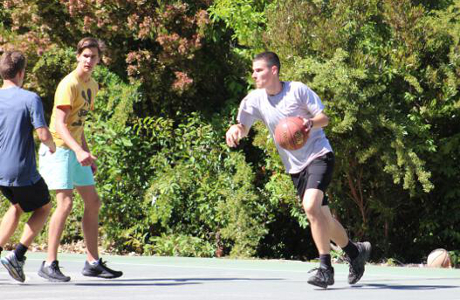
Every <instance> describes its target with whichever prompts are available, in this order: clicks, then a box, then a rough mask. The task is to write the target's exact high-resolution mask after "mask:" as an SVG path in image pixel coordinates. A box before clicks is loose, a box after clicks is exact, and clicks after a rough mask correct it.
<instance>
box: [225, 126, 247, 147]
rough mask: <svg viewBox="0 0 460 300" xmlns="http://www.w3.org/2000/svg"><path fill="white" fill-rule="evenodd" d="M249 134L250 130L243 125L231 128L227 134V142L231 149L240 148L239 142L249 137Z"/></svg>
mask: <svg viewBox="0 0 460 300" xmlns="http://www.w3.org/2000/svg"><path fill="white" fill-rule="evenodd" d="M248 133H249V128H246V126H244V125H243V124H235V125H232V126H230V128H229V129H228V130H227V133H226V134H225V140H226V142H227V145H228V146H229V147H236V146H238V143H239V141H240V140H241V139H242V138H244V137H245V136H247V135H248Z"/></svg>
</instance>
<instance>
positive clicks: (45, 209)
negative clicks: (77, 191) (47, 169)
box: [1, 179, 51, 282]
mask: <svg viewBox="0 0 460 300" xmlns="http://www.w3.org/2000/svg"><path fill="white" fill-rule="evenodd" d="M10 190H11V194H10V195H9V196H11V199H12V202H17V204H15V205H14V206H15V207H16V211H18V212H19V213H18V214H17V215H16V216H15V217H14V218H15V219H16V220H15V221H12V223H16V222H18V221H19V217H20V215H21V214H22V212H30V211H32V215H31V217H30V218H29V220H28V221H27V223H26V224H25V226H24V230H23V234H22V237H21V239H20V243H19V244H18V245H17V246H16V248H15V250H14V251H13V252H11V253H9V254H8V255H7V256H6V257H4V258H2V259H1V262H2V264H3V265H4V266H5V268H6V269H7V270H8V272H9V274H10V275H11V276H12V277H13V278H14V279H15V280H17V281H20V282H24V280H25V275H24V271H23V267H24V263H25V260H26V257H25V253H26V251H27V250H28V247H29V246H30V244H31V243H32V241H33V239H34V238H35V237H36V236H37V234H38V233H39V232H40V231H41V229H42V228H43V226H44V224H45V222H46V219H47V217H48V214H49V212H50V209H51V206H50V204H49V192H48V188H47V186H46V184H45V182H44V181H43V179H40V180H39V181H38V182H36V183H35V184H33V185H31V186H21V187H11V188H10ZM15 227H17V224H16V225H15Z"/></svg>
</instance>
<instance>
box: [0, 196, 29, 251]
mask: <svg viewBox="0 0 460 300" xmlns="http://www.w3.org/2000/svg"><path fill="white" fill-rule="evenodd" d="M23 213H24V211H23V210H22V209H21V207H20V206H19V204H14V205H11V206H10V208H9V209H8V210H7V212H6V213H5V215H4V216H3V218H2V222H1V223H0V247H2V248H3V247H5V245H6V243H7V242H8V241H9V240H10V238H11V236H12V235H13V234H14V232H15V231H16V229H17V228H18V224H19V219H20V217H21V215H22V214H23Z"/></svg>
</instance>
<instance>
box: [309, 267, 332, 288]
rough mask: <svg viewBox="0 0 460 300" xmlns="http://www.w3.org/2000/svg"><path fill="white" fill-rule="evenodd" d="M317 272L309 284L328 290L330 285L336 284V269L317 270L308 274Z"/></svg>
mask: <svg viewBox="0 0 460 300" xmlns="http://www.w3.org/2000/svg"><path fill="white" fill-rule="evenodd" d="M313 271H316V274H315V275H313V276H311V277H310V278H309V279H308V281H307V282H308V283H309V284H311V285H315V286H319V287H322V288H324V289H325V288H327V286H328V285H333V284H334V268H332V267H330V268H327V269H325V268H321V267H319V268H315V269H312V270H310V271H309V272H308V273H310V272H313Z"/></svg>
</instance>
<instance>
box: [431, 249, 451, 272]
mask: <svg viewBox="0 0 460 300" xmlns="http://www.w3.org/2000/svg"><path fill="white" fill-rule="evenodd" d="M426 264H427V266H428V267H431V268H450V267H451V261H450V255H449V252H447V250H446V249H441V248H440V249H435V250H433V251H431V253H430V255H428V259H427V262H426Z"/></svg>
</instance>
